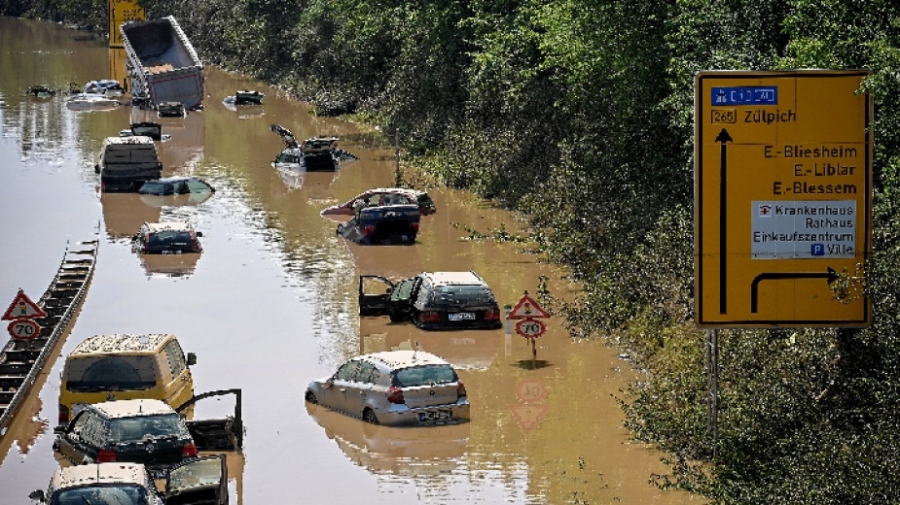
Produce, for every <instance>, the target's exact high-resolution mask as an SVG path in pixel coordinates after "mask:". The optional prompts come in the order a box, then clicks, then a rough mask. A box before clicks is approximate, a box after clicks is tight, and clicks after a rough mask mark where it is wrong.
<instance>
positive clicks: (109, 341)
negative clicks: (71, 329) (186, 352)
mask: <svg viewBox="0 0 900 505" xmlns="http://www.w3.org/2000/svg"><path fill="white" fill-rule="evenodd" d="M170 337H171V338H173V339H174V338H175V336H174V335H172V334H168V333H150V334H146V335H127V334H123V335H94V336H92V337H88V338H86V339H85V340H84V341H83V342H81V343H80V344H78V345H77V346H75V349H72V352H70V353H69V356H75V355H79V354H109V353H120V352H147V353H151V352H154V351H156V349H158V348H159V347H161V346H162V345H163V344H164V343H165V342H167V341H168V340H169V338H170Z"/></svg>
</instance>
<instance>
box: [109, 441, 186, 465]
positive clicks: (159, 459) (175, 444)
mask: <svg viewBox="0 0 900 505" xmlns="http://www.w3.org/2000/svg"><path fill="white" fill-rule="evenodd" d="M190 442H191V441H190V439H188V438H178V437H174V436H172V437H149V436H148V437H144V438H143V439H142V440H140V441H126V442H119V443H118V444H116V445H115V451H116V460H117V461H129V462H133V463H143V464H146V465H147V466H152V467H159V466H166V465H171V464H173V463H178V462H179V461H181V460H182V457H183V456H182V454H183V450H184V446H185V444H189V443H190Z"/></svg>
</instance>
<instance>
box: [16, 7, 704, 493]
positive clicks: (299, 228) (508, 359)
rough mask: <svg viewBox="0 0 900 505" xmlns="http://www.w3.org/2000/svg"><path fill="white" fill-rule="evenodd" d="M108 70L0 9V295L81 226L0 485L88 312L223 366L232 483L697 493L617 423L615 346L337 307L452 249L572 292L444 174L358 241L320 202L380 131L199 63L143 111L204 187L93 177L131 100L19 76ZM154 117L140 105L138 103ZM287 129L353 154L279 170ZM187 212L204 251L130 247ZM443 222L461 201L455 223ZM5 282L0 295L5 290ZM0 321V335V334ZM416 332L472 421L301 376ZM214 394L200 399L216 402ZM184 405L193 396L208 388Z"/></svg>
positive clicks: (349, 177)
mask: <svg viewBox="0 0 900 505" xmlns="http://www.w3.org/2000/svg"><path fill="white" fill-rule="evenodd" d="M108 76H109V63H108V49H107V48H106V47H104V45H103V43H102V42H101V41H93V40H90V39H89V38H88V37H86V36H85V33H84V32H78V31H74V30H71V29H67V28H64V27H61V26H58V25H53V24H49V23H40V22H33V21H23V20H16V19H10V18H2V17H0V103H2V106H0V128H2V130H0V167H2V174H3V179H4V181H3V184H2V185H0V202H2V204H0V205H2V211H3V216H4V218H3V219H0V233H2V236H3V240H2V241H0V261H2V264H3V274H2V278H0V304H4V308H5V304H7V303H9V302H11V301H12V300H13V298H14V297H15V295H16V292H17V290H18V289H20V288H21V289H23V290H24V292H25V293H26V294H27V295H29V296H30V297H32V299H37V298H38V297H39V296H40V294H41V293H43V291H44V290H45V289H46V287H47V284H48V283H49V282H50V280H51V278H52V276H53V274H54V273H55V271H56V268H57V266H58V264H59V261H60V259H61V258H62V255H63V252H64V250H65V248H66V244H67V241H79V240H86V239H90V238H91V237H93V236H95V234H97V233H99V236H100V241H101V243H100V248H99V253H98V257H97V265H96V271H95V274H94V277H93V281H92V283H91V285H90V287H89V289H88V291H87V294H86V298H85V302H84V304H83V306H82V308H81V311H80V313H79V314H78V315H77V319H76V320H75V323H74V324H73V325H72V327H71V331H70V333H69V335H68V336H67V338H66V339H65V340H64V342H63V343H62V344H61V346H60V351H59V354H58V355H57V356H56V357H55V359H53V358H51V360H50V362H49V363H48V367H49V368H47V369H46V370H45V373H43V374H42V376H41V378H40V380H39V383H38V384H37V387H36V388H35V390H34V391H33V393H32V396H31V398H29V401H27V402H25V404H24V405H23V407H22V409H21V410H20V412H19V415H18V416H17V418H16V420H15V422H14V423H13V424H12V425H11V426H10V427H9V428H8V430H7V431H6V432H5V433H3V435H2V438H0V505H5V504H12V503H29V500H28V499H27V495H28V493H29V492H31V491H32V490H35V489H39V488H46V486H47V482H48V480H49V477H50V475H51V474H52V472H53V470H54V469H55V468H56V467H57V466H58V463H57V461H56V459H55V458H54V456H53V450H52V448H51V446H52V443H53V427H54V426H55V425H56V424H57V400H58V396H59V386H60V373H61V367H62V362H63V359H62V358H63V357H64V356H65V355H66V353H68V352H69V351H70V350H71V349H72V348H74V347H75V345H76V344H78V343H79V342H81V341H82V340H84V339H85V338H87V337H89V336H92V335H97V334H114V333H174V334H175V335H177V336H178V339H179V340H180V342H181V344H182V346H183V347H184V350H185V351H187V352H193V353H196V354H197V358H198V359H197V364H196V365H194V366H193V367H192V371H193V376H194V383H195V389H196V391H197V392H204V391H209V390H216V389H230V388H241V389H242V390H243V417H244V425H245V427H246V436H245V439H244V451H243V454H241V455H232V456H231V457H230V458H229V476H230V478H231V482H230V486H229V487H230V490H231V503H232V504H236V503H243V504H247V505H257V504H264V503H323V504H324V503H367V504H382V503H383V504H392V505H399V504H412V503H514V504H563V503H573V504H574V503H591V504H598V503H627V504H643V503H647V504H651V503H652V504H684V503H700V501H699V500H697V499H694V498H693V497H691V496H689V495H687V494H684V493H681V492H674V491H660V490H659V489H657V488H656V487H654V486H653V485H652V484H651V480H652V479H653V475H654V474H660V473H665V471H666V467H665V465H664V464H662V463H661V462H660V458H661V454H660V453H658V452H656V451H655V450H653V449H652V448H649V447H646V446H644V445H641V444H638V443H634V442H631V441H630V440H629V437H628V433H627V432H626V431H625V430H624V428H623V427H622V421H623V415H622V412H621V410H620V408H619V407H618V405H617V403H616V397H621V396H622V395H623V394H624V393H623V392H622V390H623V389H624V388H625V387H626V385H627V381H628V380H629V379H631V378H633V372H632V371H631V369H630V363H629V362H627V361H624V360H622V359H620V358H619V357H618V355H619V353H620V351H619V350H617V349H615V348H611V347H608V346H607V345H606V344H605V343H603V342H599V341H590V342H583V341H573V340H572V339H571V338H570V337H569V336H568V335H567V333H566V332H565V330H564V327H563V323H562V321H560V320H559V318H551V319H549V320H548V322H547V323H548V324H547V327H548V330H547V333H546V334H545V335H544V336H542V337H540V338H539V339H538V341H537V361H536V363H537V367H535V368H532V366H531V365H532V352H531V346H530V344H529V343H528V341H527V340H526V339H524V338H522V337H520V336H518V335H516V334H515V333H514V332H513V333H512V334H511V335H509V334H507V333H506V332H505V331H504V330H495V331H455V332H424V331H421V330H418V329H416V328H415V327H414V326H413V325H411V324H409V323H395V324H392V323H390V321H389V320H388V318H387V317H362V318H361V317H360V316H359V315H358V302H357V291H358V276H359V275H360V274H378V275H384V276H386V277H389V278H393V279H400V278H403V277H409V276H413V275H415V274H417V273H419V272H421V271H435V270H474V271H476V272H477V273H478V274H479V275H481V276H482V277H483V278H484V279H485V280H486V281H487V283H488V284H489V285H490V286H491V287H492V289H493V290H494V292H495V293H496V295H497V297H498V301H499V303H500V305H501V306H502V305H506V304H515V303H516V301H517V300H518V299H519V297H520V296H521V295H522V293H523V291H525V290H528V291H529V292H532V293H533V292H535V291H536V290H537V287H538V282H539V278H540V277H541V276H545V277H546V278H547V286H548V288H549V290H550V292H551V293H552V294H553V295H554V296H556V297H557V298H570V297H571V296H572V294H573V292H572V289H573V287H572V286H570V285H569V284H567V282H566V280H565V275H564V272H563V271H562V270H560V269H557V268H555V267H553V266H550V265H546V264H541V263H538V262H537V261H536V258H535V257H534V256H532V255H529V254H528V253H526V252H523V251H521V250H520V249H521V246H519V245H517V244H514V243H507V244H497V243H494V242H491V241H472V240H466V237H467V233H466V232H465V231H464V228H463V227H471V228H474V229H477V230H479V231H482V232H488V231H490V230H492V229H496V228H499V227H500V226H501V225H504V226H505V227H506V228H507V229H509V230H517V229H519V228H520V224H519V222H518V221H517V220H516V218H515V216H514V215H512V214H510V213H507V212H503V211H500V210H497V209H494V208H492V207H491V206H490V205H489V204H487V203H485V202H482V201H480V200H478V199H477V198H476V197H474V196H472V195H470V194H467V193H464V192H461V191H456V190H445V189H429V194H430V195H431V197H432V198H433V199H434V201H435V204H436V207H437V213H436V214H434V215H432V216H425V217H423V218H422V222H421V229H420V231H419V234H418V239H417V241H418V243H417V244H415V245H413V246H369V247H366V246H359V245H355V244H347V243H345V241H344V239H342V238H341V237H340V236H338V235H336V234H335V227H336V224H337V223H336V222H335V221H333V220H330V219H325V218H323V217H321V216H320V215H319V212H320V211H321V210H322V209H324V208H326V207H328V206H331V205H335V204H338V203H341V202H344V201H346V200H348V199H350V198H352V197H354V196H355V195H357V194H359V193H361V192H363V191H365V190H367V189H369V188H372V187H384V186H391V185H392V181H393V180H394V166H395V158H394V152H393V149H391V148H390V147H388V146H377V145H374V144H372V143H371V142H369V141H368V139H369V138H370V137H371V136H370V135H367V134H365V131H364V130H361V129H360V128H359V127H357V126H355V125H353V124H351V123H347V122H343V121H339V120H336V119H333V118H320V117H316V116H313V115H311V114H310V113H309V110H308V109H307V108H306V107H305V106H304V104H302V103H300V102H297V101H294V100H290V99H287V98H286V97H283V96H280V94H279V92H278V90H276V89H273V88H270V87H267V86H264V85H262V84H260V83H257V82H253V81H250V80H248V79H246V78H244V77H242V76H239V75H234V74H231V73H227V72H224V71H221V70H218V69H216V68H211V67H208V68H206V69H205V76H206V92H207V95H208V96H207V98H206V100H205V102H204V105H205V108H204V110H203V111H202V112H194V113H191V114H189V115H188V116H187V117H185V118H165V119H163V120H159V121H160V122H161V123H162V125H163V133H164V134H170V135H171V139H170V140H167V141H163V142H160V143H158V147H159V151H160V158H161V161H162V163H163V175H164V176H172V175H193V176H197V177H200V178H202V179H204V180H206V181H207V182H209V183H210V184H212V185H213V186H214V187H215V188H216V192H215V194H214V195H213V196H212V197H210V198H208V199H206V200H203V199H194V200H191V199H189V198H181V199H178V200H176V199H172V200H166V199H165V198H162V197H160V198H147V197H142V196H141V195H137V194H107V193H102V192H101V191H100V188H99V176H98V175H97V174H96V173H95V172H94V164H95V163H97V158H98V155H99V151H100V147H101V144H102V141H103V139H104V138H105V137H107V136H117V135H118V132H119V131H120V130H122V129H123V128H126V127H128V125H129V124H130V123H131V122H134V121H139V120H145V119H147V118H146V117H144V116H145V115H146V113H145V112H143V111H133V110H132V108H131V107H130V106H122V107H118V108H115V109H112V110H103V111H82V110H77V111H76V110H70V109H68V108H66V106H65V103H64V100H63V98H62V97H61V96H57V97H53V98H49V99H35V98H33V97H29V96H26V95H25V94H23V90H25V89H26V88H28V87H29V86H32V85H36V84H44V85H47V86H49V87H51V88H66V87H68V85H69V83H70V82H74V83H79V84H83V83H84V82H87V81H89V80H92V79H99V78H106V77H108ZM239 89H256V90H259V91H261V92H263V93H265V94H266V99H265V104H264V105H263V106H262V108H256V109H238V110H237V111H235V110H232V109H230V108H228V107H226V106H225V105H223V103H222V99H223V98H224V97H225V96H227V95H233V94H234V93H235V91H236V90H239ZM151 119H153V118H151ZM273 123H278V124H281V125H284V126H286V127H287V128H290V129H291V130H292V131H293V132H294V133H295V134H296V135H297V136H298V138H306V137H311V136H315V135H329V136H330V135H333V136H337V137H339V138H340V139H341V140H340V141H339V143H338V145H339V147H341V148H342V149H345V150H347V151H349V152H351V153H353V154H354V155H356V156H358V157H359V159H358V160H355V161H350V162H345V163H344V164H343V165H342V168H341V169H340V171H338V172H336V173H327V172H324V173H315V172H313V173H305V174H297V173H293V174H291V173H280V172H278V171H276V170H275V169H274V168H272V166H271V165H270V163H271V161H272V159H273V158H274V156H275V155H276V154H277V153H278V152H279V151H280V150H281V149H282V142H281V139H280V138H279V137H278V136H277V135H276V134H274V133H273V132H272V131H270V128H269V126H270V125H271V124H273ZM163 220H186V221H189V222H190V223H191V224H192V225H193V227H194V228H195V229H197V230H199V231H202V233H203V236H202V238H201V239H200V240H201V242H202V245H203V251H202V252H201V253H200V254H198V255H197V254H194V255H173V256H156V257H148V256H144V257H142V256H141V255H138V254H136V253H135V252H133V251H132V247H131V240H130V239H131V236H132V235H133V234H134V233H135V232H136V231H137V230H138V228H139V227H140V226H141V225H142V224H143V223H144V222H148V221H149V222H154V221H163ZM459 225H462V227H461V226H459ZM4 297H5V298H4ZM4 338H6V337H4ZM410 348H418V349H423V350H426V351H430V352H433V353H435V354H438V355H440V356H442V357H444V358H445V359H446V360H447V361H449V362H451V363H453V364H454V365H455V366H456V367H457V368H458V371H459V375H460V377H461V379H462V380H463V381H464V382H465V385H466V389H467V390H468V395H469V399H470V401H471V404H472V410H471V412H472V422H471V423H467V424H463V425H456V426H446V427H433V428H415V429H400V428H388V427H382V426H372V425H367V424H364V423H362V422H361V421H358V420H355V419H349V418H346V417H344V416H341V415H339V414H335V413H333V412H328V411H324V410H322V409H321V408H318V407H316V406H314V405H309V404H307V403H306V402H304V400H303V394H304V391H305V389H306V385H307V384H308V383H309V382H310V380H312V379H314V378H319V377H323V376H327V375H330V374H331V373H333V372H334V370H335V369H336V367H337V366H338V364H340V363H342V362H344V361H346V360H347V359H348V358H350V357H352V356H353V355H355V354H358V353H362V352H373V351H381V350H390V349H410ZM223 403H224V400H223ZM219 407H221V411H219V410H218V409H219ZM230 409H231V405H225V404H222V405H217V406H213V407H208V406H204V405H202V404H201V405H200V406H198V409H197V412H196V414H195V415H196V416H197V417H202V416H204V415H220V414H223V413H228V412H230Z"/></svg>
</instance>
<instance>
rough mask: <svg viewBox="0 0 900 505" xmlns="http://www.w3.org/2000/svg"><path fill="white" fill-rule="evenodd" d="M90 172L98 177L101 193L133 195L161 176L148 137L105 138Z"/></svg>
mask: <svg viewBox="0 0 900 505" xmlns="http://www.w3.org/2000/svg"><path fill="white" fill-rule="evenodd" d="M94 170H95V171H96V172H97V173H99V174H100V186H101V189H102V190H103V191H109V192H116V191H118V192H131V191H135V192H136V191H137V190H138V189H140V188H141V186H142V185H143V184H144V183H145V182H147V181H150V180H153V179H159V178H160V177H161V176H162V163H160V161H159V156H158V154H157V152H156V144H154V143H153V139H151V138H150V137H145V136H134V137H107V138H106V139H105V140H104V141H103V148H102V149H101V150H100V163H98V164H97V165H95V166H94Z"/></svg>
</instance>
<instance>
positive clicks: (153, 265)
mask: <svg viewBox="0 0 900 505" xmlns="http://www.w3.org/2000/svg"><path fill="white" fill-rule="evenodd" d="M202 255H203V253H184V254H140V253H138V256H139V257H140V261H141V266H142V267H144V273H145V274H146V275H147V277H154V276H164V277H185V276H188V275H190V274H192V273H194V270H196V269H197V262H198V261H200V256H202Z"/></svg>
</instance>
